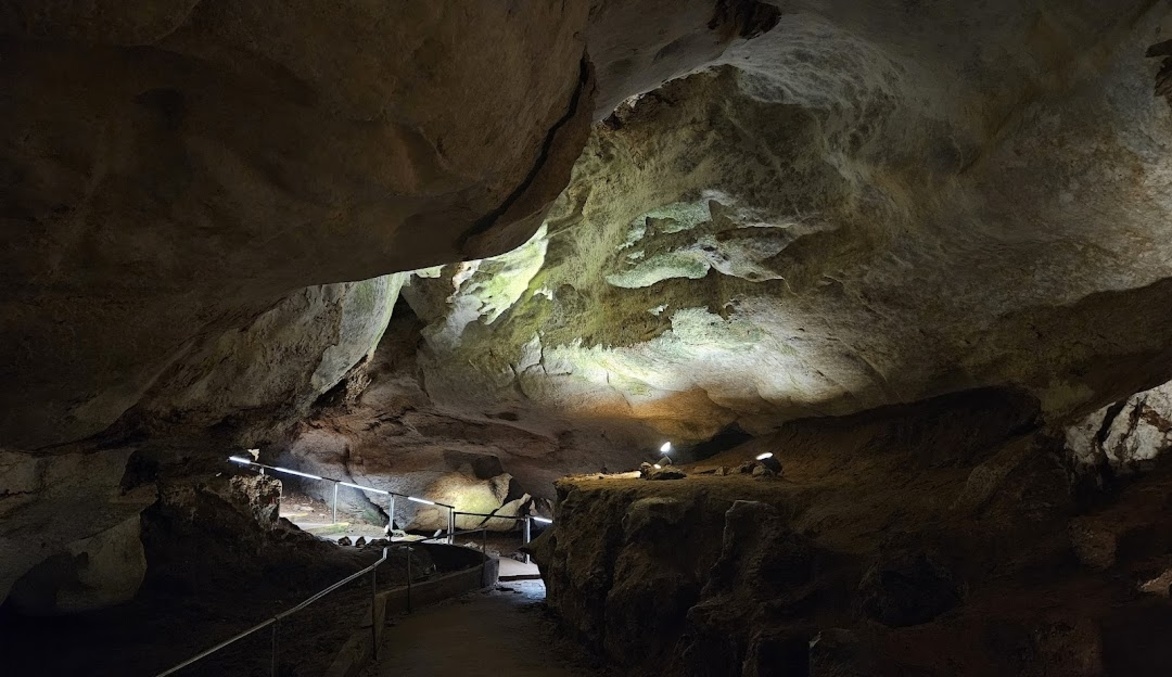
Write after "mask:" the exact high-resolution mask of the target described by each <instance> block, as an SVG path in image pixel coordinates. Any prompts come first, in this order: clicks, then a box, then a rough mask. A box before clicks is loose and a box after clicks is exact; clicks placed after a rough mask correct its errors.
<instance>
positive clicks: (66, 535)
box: [0, 448, 155, 609]
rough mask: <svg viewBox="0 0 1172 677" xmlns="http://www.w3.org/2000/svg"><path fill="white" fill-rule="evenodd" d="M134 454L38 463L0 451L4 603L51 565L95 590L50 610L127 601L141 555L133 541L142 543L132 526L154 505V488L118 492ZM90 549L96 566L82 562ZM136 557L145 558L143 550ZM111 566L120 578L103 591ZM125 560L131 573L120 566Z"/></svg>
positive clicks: (114, 452)
mask: <svg viewBox="0 0 1172 677" xmlns="http://www.w3.org/2000/svg"><path fill="white" fill-rule="evenodd" d="M133 451H134V450H133V449H130V448H125V449H107V450H104V451H102V452H100V453H76V452H74V453H61V454H57V455H54V456H48V457H38V456H32V455H29V454H25V453H21V452H14V451H7V450H0V599H2V598H4V597H7V595H8V591H9V589H10V588H11V587H12V585H13V583H15V582H16V581H17V579H19V578H20V577H21V576H23V575H24V574H25V573H26V572H27V571H29V570H30V569H32V568H33V567H34V566H36V565H38V564H41V563H43V562H49V561H53V562H59V563H67V564H68V566H65V567H62V570H63V571H65V572H68V574H69V575H71V576H75V577H76V581H73V582H75V583H77V584H78V585H79V586H84V587H86V588H89V589H90V590H91V591H92V592H91V593H87V592H85V591H84V590H83V589H82V588H80V587H78V588H75V589H74V592H72V593H67V595H66V597H68V595H69V594H75V595H76V596H75V597H74V598H73V600H74V601H73V602H70V601H68V600H67V599H66V597H62V598H61V600H60V604H58V602H56V601H53V600H52V599H50V600H49V602H48V606H49V607H51V608H54V609H66V608H69V607H70V606H71V605H73V606H75V607H76V608H78V609H80V608H85V607H87V606H88V605H90V604H93V603H96V602H97V601H98V600H100V599H102V598H103V597H105V598H106V599H107V600H117V599H121V598H122V597H123V595H124V594H125V593H126V591H127V589H128V588H129V587H130V583H131V581H132V579H133V578H134V573H133V571H132V569H133V566H132V565H134V563H135V552H136V551H135V547H134V545H133V543H132V542H131V541H132V540H133V538H137V536H134V537H133V538H132V534H131V531H133V529H134V528H136V527H133V528H132V526H130V525H132V524H133V525H137V524H138V522H137V520H138V513H139V512H140V511H141V510H142V509H143V508H145V507H146V506H148V505H150V504H151V503H152V502H154V500H155V488H154V486H152V485H146V486H142V487H139V488H137V489H135V490H132V491H123V490H121V489H120V488H119V483H120V481H121V479H122V477H123V474H124V472H125V470H126V461H127V458H128V457H129V456H130V454H131V453H132V452H133ZM103 534H105V536H103ZM88 550H94V552H93V553H92V555H93V562H92V563H91V564H86V563H84V562H76V556H77V555H79V554H81V553H82V552H87V551H88ZM137 552H138V554H139V555H140V556H141V547H139V549H138V551H137ZM86 557H87V558H88V557H90V555H86ZM107 558H109V559H107ZM111 560H112V561H114V562H115V564H114V566H112V567H111V573H112V574H113V575H112V576H111V579H110V582H109V587H108V588H107V589H106V590H105V592H103V584H102V583H101V582H99V581H98V580H97V579H98V578H99V577H100V576H101V574H102V573H104V572H106V571H107V568H106V566H107V564H109V563H110V561H111ZM119 560H121V561H122V562H123V563H125V564H126V565H127V566H125V567H122V566H120V565H118V564H117V562H118V561H119ZM63 575H64V574H63ZM138 575H139V576H141V571H139V572H138ZM54 580H57V579H54ZM54 585H56V584H55V583H54ZM135 587H137V586H135ZM130 593H133V590H130ZM37 595H40V593H39V592H38V593H37ZM86 595H91V596H89V597H88V598H87V597H86Z"/></svg>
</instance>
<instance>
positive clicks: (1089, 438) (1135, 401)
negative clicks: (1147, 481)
mask: <svg viewBox="0 0 1172 677" xmlns="http://www.w3.org/2000/svg"><path fill="white" fill-rule="evenodd" d="M1066 446H1067V449H1069V450H1070V453H1071V454H1072V455H1073V456H1074V457H1075V458H1076V459H1077V460H1078V462H1079V463H1080V464H1081V465H1084V466H1090V467H1096V466H1098V467H1102V466H1106V467H1108V468H1110V469H1111V470H1112V471H1113V472H1115V473H1118V474H1130V473H1134V472H1136V471H1138V470H1142V469H1144V468H1145V467H1148V468H1150V467H1151V466H1152V465H1153V461H1154V460H1155V459H1156V458H1157V457H1158V456H1159V455H1160V454H1161V453H1163V452H1164V451H1167V450H1168V448H1169V447H1172V384H1169V383H1165V384H1164V385H1161V386H1157V387H1155V388H1152V389H1151V390H1145V391H1142V392H1138V393H1136V394H1134V395H1132V396H1131V397H1129V398H1127V399H1126V400H1122V401H1120V402H1116V403H1114V404H1110V405H1107V406H1106V407H1103V408H1102V409H1100V410H1098V411H1096V412H1095V413H1093V414H1091V415H1089V416H1087V417H1086V418H1085V419H1083V420H1081V421H1079V422H1078V423H1076V424H1075V425H1072V426H1070V427H1069V428H1067V429H1066Z"/></svg>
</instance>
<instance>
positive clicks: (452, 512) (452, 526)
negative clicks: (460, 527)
mask: <svg viewBox="0 0 1172 677" xmlns="http://www.w3.org/2000/svg"><path fill="white" fill-rule="evenodd" d="M455 542H456V509H455V508H448V545H452V544H453V543H455Z"/></svg>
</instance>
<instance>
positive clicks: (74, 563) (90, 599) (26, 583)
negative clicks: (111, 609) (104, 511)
mask: <svg viewBox="0 0 1172 677" xmlns="http://www.w3.org/2000/svg"><path fill="white" fill-rule="evenodd" d="M139 530H140V526H139V516H138V515H134V516H133V517H131V518H129V519H127V520H126V521H125V522H123V523H121V524H118V525H116V526H114V527H112V528H110V529H107V530H106V531H103V532H101V533H99V534H96V535H94V536H91V537H89V538H84V539H81V540H79V541H74V542H73V543H69V544H67V545H66V546H65V552H62V553H60V554H56V555H53V556H51V557H49V558H48V559H46V560H45V561H43V562H41V563H40V564H37V565H36V566H34V567H33V568H32V569H30V570H29V571H28V572H27V573H25V574H24V575H23V576H22V577H21V578H20V579H19V580H17V581H16V582H15V583H14V584H13V585H12V591H11V593H10V595H9V599H10V600H11V602H12V604H13V605H14V607H15V608H16V609H18V610H19V611H21V612H22V613H26V614H32V615H53V614H67V613H77V612H81V611H91V610H94V609H102V608H105V607H108V606H114V605H116V604H120V603H122V602H126V601H129V600H130V599H131V598H133V597H134V595H135V593H137V592H138V588H139V586H140V585H141V584H142V581H143V577H144V575H145V574H146V567H147V561H146V555H145V554H144V552H143V546H142V540H141V539H140V537H139Z"/></svg>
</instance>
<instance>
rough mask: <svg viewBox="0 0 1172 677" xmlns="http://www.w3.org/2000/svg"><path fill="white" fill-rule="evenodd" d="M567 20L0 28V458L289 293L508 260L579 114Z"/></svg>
mask: <svg viewBox="0 0 1172 677" xmlns="http://www.w3.org/2000/svg"><path fill="white" fill-rule="evenodd" d="M587 10H588V7H587V3H586V2H583V1H573V2H566V3H540V4H539V5H536V6H533V7H531V8H528V9H527V10H526V11H524V12H518V11H513V10H512V8H510V6H509V5H508V4H507V3H499V2H479V1H477V2H472V3H466V4H462V5H461V6H460V8H459V11H448V8H446V7H442V6H440V5H432V4H426V5H416V4H414V3H407V4H401V3H394V4H378V3H375V4H371V3H346V4H344V5H340V6H337V7H332V8H330V9H329V11H325V10H324V9H322V8H319V7H312V6H308V5H306V6H300V5H298V6H284V5H281V4H280V3H271V2H270V3H262V4H258V5H241V4H238V3H234V2H222V1H213V2H187V1H186V0H184V1H180V2H170V3H166V4H163V5H159V6H155V5H151V4H150V3H142V2H132V3H123V4H111V3H98V4H94V3H81V4H77V3H59V2H53V3H48V4H44V3H34V2H24V1H22V0H14V1H12V2H5V3H4V4H3V5H2V6H0V35H2V36H3V37H4V45H3V53H2V55H0V61H2V63H3V67H2V69H0V89H3V90H4V92H5V96H4V97H3V100H2V101H0V129H3V130H4V132H3V138H2V139H0V176H3V177H4V181H3V184H4V185H5V187H6V188H5V194H4V210H3V214H2V215H0V216H2V218H3V219H4V232H5V238H4V246H3V257H2V261H0V263H2V264H3V265H2V266H0V269H2V270H3V277H2V278H0V286H2V287H3V289H4V291H5V294H4V298H3V304H2V306H0V318H3V323H4V326H5V328H6V331H5V332H4V345H3V351H2V352H3V353H4V354H5V356H6V359H5V360H4V361H3V362H0V376H2V377H3V378H2V379H0V380H2V381H3V382H4V383H8V384H13V387H10V388H5V389H3V390H2V391H0V398H2V399H0V404H2V406H0V409H2V410H3V415H2V417H0V440H2V441H3V443H4V444H6V445H13V446H18V447H24V448H29V447H40V446H44V445H48V444H53V443H60V442H63V441H68V440H72V439H77V438H79V437H83V436H87V435H91V434H93V433H96V432H99V431H101V430H102V429H103V428H105V427H106V426H108V425H110V424H111V423H112V422H113V421H114V420H115V419H116V418H118V416H120V415H121V414H122V412H123V411H124V410H126V409H127V408H128V407H130V406H131V405H133V404H134V403H135V402H137V401H138V399H139V398H140V397H141V395H142V393H143V392H144V391H145V390H146V389H147V388H148V387H149V386H150V385H151V383H152V382H153V381H154V380H155V378H156V377H157V375H158V374H159V373H160V372H162V371H163V370H164V369H165V368H166V367H167V366H168V365H170V364H172V363H173V362H175V361H176V360H177V359H179V358H180V357H182V356H183V355H184V354H185V353H186V352H187V350H188V349H189V348H190V347H191V346H192V344H193V339H199V338H201V337H208V336H217V335H220V334H222V333H223V332H224V331H226V330H229V329H231V328H236V327H241V326H244V325H246V324H247V323H248V322H249V321H250V320H252V319H253V318H255V317H256V316H257V315H258V314H260V313H262V312H263V311H264V310H266V309H267V308H269V307H271V306H272V304H273V303H275V302H277V301H278V300H279V299H280V298H282V297H283V296H284V295H286V294H288V293H290V292H291V291H293V290H296V289H298V288H301V287H305V286H307V285H315V284H322V283H328V282H343V281H348V280H362V279H368V278H372V277H375V276H377V275H381V274H386V273H391V272H395V271H399V270H407V269H412V268H419V267H423V266H427V265H434V264H438V263H442V262H446V261H452V260H459V259H461V258H479V257H484V256H487V255H491V254H498V253H501V252H503V251H507V250H508V249H511V248H512V247H514V246H516V245H518V244H520V243H521V242H523V241H524V240H525V239H526V238H528V237H529V236H530V235H531V234H532V233H533V231H534V230H536V229H537V227H538V226H539V225H540V220H541V216H542V213H543V211H544V209H545V207H546V206H547V205H548V203H549V202H550V201H552V200H553V199H554V198H555V197H556V196H557V193H558V191H560V190H561V189H562V187H563V186H564V185H565V183H566V180H567V178H568V172H569V168H570V166H571V164H572V163H573V161H574V158H575V157H576V156H577V154H578V153H579V151H580V149H581V147H582V144H583V141H584V135H585V134H586V130H587V125H588V123H589V121H590V118H591V116H592V114H593V106H592V103H591V100H592V92H593V84H592V79H591V76H590V72H589V68H588V67H587V64H586V62H585V61H584V54H585V45H584V42H583V40H582V38H581V36H580V33H581V31H582V29H583V28H584V26H585V22H586V18H587ZM502 74H507V77H502Z"/></svg>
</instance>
